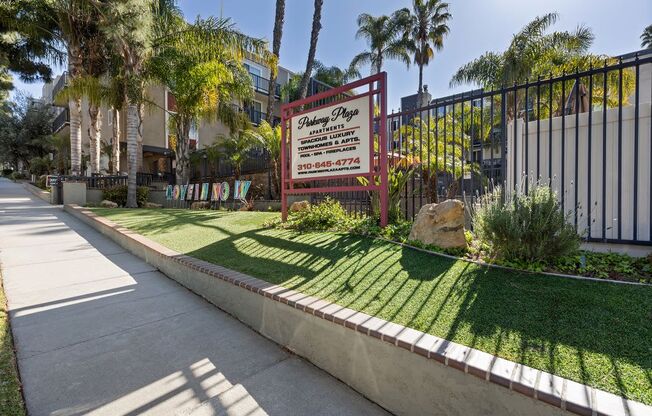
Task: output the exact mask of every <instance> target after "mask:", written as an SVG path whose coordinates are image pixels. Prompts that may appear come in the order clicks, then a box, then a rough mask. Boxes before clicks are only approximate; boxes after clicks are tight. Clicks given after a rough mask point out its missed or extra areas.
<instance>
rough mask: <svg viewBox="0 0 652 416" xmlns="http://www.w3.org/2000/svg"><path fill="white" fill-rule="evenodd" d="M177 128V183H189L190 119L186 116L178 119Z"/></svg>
mask: <svg viewBox="0 0 652 416" xmlns="http://www.w3.org/2000/svg"><path fill="white" fill-rule="evenodd" d="M175 124H176V126H177V128H176V130H177V149H176V157H177V183H178V184H184V183H188V181H189V179H190V172H189V167H190V158H189V157H188V147H189V146H190V139H189V138H188V136H189V135H190V121H187V120H185V119H184V118H179V119H177V120H176V123H175Z"/></svg>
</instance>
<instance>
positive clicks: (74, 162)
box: [68, 45, 82, 176]
mask: <svg viewBox="0 0 652 416" xmlns="http://www.w3.org/2000/svg"><path fill="white" fill-rule="evenodd" d="M81 65H82V59H81V56H80V50H79V47H76V46H75V45H69V46H68V74H69V76H70V77H71V78H73V79H74V78H75V77H77V76H78V75H79V71H80V69H81ZM68 109H69V111H70V170H71V173H72V174H73V176H78V175H81V173H82V171H81V170H82V166H81V165H82V158H81V155H82V131H81V117H82V115H81V112H82V111H81V98H75V99H71V100H68Z"/></svg>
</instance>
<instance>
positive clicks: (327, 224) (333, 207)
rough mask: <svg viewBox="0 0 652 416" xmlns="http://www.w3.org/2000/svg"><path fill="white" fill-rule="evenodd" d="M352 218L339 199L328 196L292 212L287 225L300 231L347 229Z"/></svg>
mask: <svg viewBox="0 0 652 416" xmlns="http://www.w3.org/2000/svg"><path fill="white" fill-rule="evenodd" d="M351 220H352V218H351V217H350V216H349V214H348V213H347V212H346V210H345V209H344V208H343V207H342V205H341V204H340V203H339V202H338V201H336V200H334V199H331V198H326V199H325V200H324V201H323V202H322V203H320V204H317V205H310V206H309V207H308V208H306V209H304V210H302V211H298V212H294V213H291V215H290V217H289V218H288V223H287V225H286V226H287V227H288V228H294V229H297V230H300V231H308V230H310V231H329V230H330V231H345V230H346V229H347V228H348V226H349V224H350V222H351Z"/></svg>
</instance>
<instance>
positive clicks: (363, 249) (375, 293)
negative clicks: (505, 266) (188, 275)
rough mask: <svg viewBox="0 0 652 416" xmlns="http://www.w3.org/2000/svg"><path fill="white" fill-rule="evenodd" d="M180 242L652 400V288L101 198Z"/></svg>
mask: <svg viewBox="0 0 652 416" xmlns="http://www.w3.org/2000/svg"><path fill="white" fill-rule="evenodd" d="M95 212H96V213H98V214H100V215H104V216H106V217H108V218H110V219H112V220H114V221H116V222H118V223H120V224H122V225H124V226H126V227H128V228H131V229H133V230H135V231H137V232H139V233H141V234H143V235H146V236H148V237H150V238H152V239H153V240H155V241H157V242H159V243H161V244H163V245H165V246H167V247H170V248H172V249H174V250H177V251H179V252H183V253H187V254H189V255H191V256H194V257H197V258H200V259H203V260H207V261H210V262H213V263H217V264H220V265H222V266H225V267H228V268H232V269H235V270H239V271H241V272H243V273H248V274H250V275H253V276H256V277H258V278H261V279H264V280H266V281H269V282H273V283H278V284H281V285H283V286H285V287H288V288H292V289H295V290H298V291H301V292H303V293H306V294H309V295H313V296H318V297H321V298H326V299H329V300H331V301H333V302H337V303H338V304H340V305H343V306H346V307H349V308H352V309H356V310H359V311H363V312H366V313H368V314H372V315H376V316H378V317H381V318H383V319H387V320H390V321H394V322H397V323H400V324H403V325H406V326H410V327H412V328H415V329H418V330H421V331H424V332H428V333H430V334H433V335H437V336H440V337H443V338H446V339H449V340H452V341H455V342H459V343H461V344H465V345H468V346H471V347H474V348H478V349H481V350H483V351H487V352H489V353H492V354H496V355H499V356H501V357H505V358H507V359H510V360H514V361H518V362H521V363H524V364H526V365H529V366H532V367H536V368H540V369H543V370H546V371H549V372H551V373H554V374H557V375H560V376H562V377H567V378H570V379H573V380H576V381H579V382H583V383H586V384H589V385H592V386H595V387H598V388H601V389H604V390H607V391H611V392H613V393H616V394H621V395H623V396H625V397H627V398H630V399H634V400H638V401H642V402H644V403H647V404H652V287H650V286H647V287H646V286H630V285H617V284H611V283H604V282H590V281H580V280H573V279H566V278H557V277H551V276H544V275H536V274H525V273H522V274H521V273H511V272H506V271H503V270H497V269H487V268H484V267H479V266H476V265H473V264H470V263H467V262H464V261H455V260H450V259H447V258H443V257H439V256H434V255H428V254H425V253H421V252H418V251H415V250H411V249H408V248H403V247H400V246H397V245H394V244H391V243H387V242H381V241H377V240H373V239H369V238H364V237H357V236H352V235H346V234H333V233H303V234H300V233H297V232H293V231H288V230H278V229H264V228H263V227H262V224H263V222H264V221H265V220H267V219H269V218H272V217H274V216H275V215H278V214H274V213H256V212H222V211H188V210H172V209H165V210H142V209H141V210H127V209H96V210H95Z"/></svg>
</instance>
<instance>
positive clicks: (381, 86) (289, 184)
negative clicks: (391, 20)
mask: <svg viewBox="0 0 652 416" xmlns="http://www.w3.org/2000/svg"><path fill="white" fill-rule="evenodd" d="M360 87H368V91H365V92H362V93H360V94H357V95H354V96H351V97H347V98H345V99H342V100H338V101H335V102H331V103H328V104H324V105H320V106H316V107H312V108H310V109H308V110H299V111H295V110H296V109H297V108H301V107H303V106H305V105H307V104H311V103H314V102H316V101H320V100H324V99H327V98H330V97H333V96H336V95H338V94H342V93H345V92H348V91H351V90H353V89H355V88H360ZM376 95H378V96H379V97H380V99H379V104H380V118H379V120H378V121H379V123H378V125H379V126H378V141H379V143H378V144H379V147H378V148H379V149H380V151H379V152H378V153H379V154H378V156H376V154H375V152H374V128H373V127H374V120H375V117H374V104H373V102H374V101H373V99H372V98H373V97H374V96H376ZM365 96H368V97H369V107H370V109H369V110H370V111H369V152H370V155H369V156H370V157H369V164H370V170H371V171H370V172H363V173H354V174H349V175H333V176H320V177H317V178H305V179H303V178H292V177H291V174H290V173H291V163H292V152H291V151H290V150H291V143H289V142H288V140H287V132H288V129H290V131H291V125H290V123H291V119H292V117H296V116H298V115H301V114H304V113H308V112H312V111H315V110H319V109H322V108H328V107H331V106H334V105H337V104H341V103H344V102H347V101H351V100H355V99H357V98H361V97H365ZM376 159H379V161H378V169H374V165H375V161H376ZM387 175H388V173H387V73H386V72H381V73H379V74H375V75H372V76H370V77H367V78H363V79H360V80H358V81H355V82H352V83H350V84H346V85H342V86H341V87H337V88H333V89H330V90H328V91H324V92H322V93H319V94H316V95H313V96H310V97H307V98H304V99H302V100H297V101H293V102H291V103H287V104H283V105H281V212H282V219H283V221H286V220H287V215H288V206H287V196H288V195H296V194H313V193H329V192H348V191H377V192H380V226H381V227H384V226H386V225H387V222H388V203H389V195H388V187H387V181H388V178H387ZM377 176H379V177H380V183H379V184H376V177H377ZM352 177H366V178H367V179H368V185H346V186H325V187H318V188H295V187H294V185H295V183H301V182H306V181H312V180H320V181H321V180H329V179H346V178H352Z"/></svg>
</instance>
